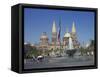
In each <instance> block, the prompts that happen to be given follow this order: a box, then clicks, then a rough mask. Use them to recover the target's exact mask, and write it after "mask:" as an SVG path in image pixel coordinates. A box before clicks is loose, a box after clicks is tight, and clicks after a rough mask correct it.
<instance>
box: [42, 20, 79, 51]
mask: <svg viewBox="0 0 100 77" xmlns="http://www.w3.org/2000/svg"><path fill="white" fill-rule="evenodd" d="M51 35H52V37H51V42H49V40H50V39H49V38H48V36H47V34H46V32H43V33H42V35H41V37H40V48H42V49H43V50H56V49H65V48H67V47H68V44H69V37H71V38H72V42H73V46H74V48H79V41H78V39H77V32H76V28H75V23H74V22H73V23H72V30H71V32H69V31H68V29H67V30H66V32H65V34H64V36H63V37H62V40H60V42H59V41H58V32H57V28H56V22H55V21H53V25H52V30H51ZM60 38H61V37H60Z"/></svg>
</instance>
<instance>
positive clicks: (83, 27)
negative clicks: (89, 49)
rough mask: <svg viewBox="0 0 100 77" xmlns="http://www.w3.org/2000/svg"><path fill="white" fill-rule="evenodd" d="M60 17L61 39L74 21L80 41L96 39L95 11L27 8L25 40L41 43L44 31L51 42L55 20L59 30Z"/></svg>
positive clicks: (25, 11) (25, 13) (25, 12)
mask: <svg viewBox="0 0 100 77" xmlns="http://www.w3.org/2000/svg"><path fill="white" fill-rule="evenodd" d="M59 19H61V40H62V38H63V36H64V34H65V32H66V29H68V30H69V32H71V29H72V23H73V22H74V23H75V27H76V33H77V38H78V40H79V42H80V43H82V42H88V41H89V40H90V39H94V12H86V11H68V10H51V9H33V8H25V9H24V42H29V43H32V44H35V43H39V42H40V36H41V34H42V33H43V32H46V33H47V36H48V38H49V42H51V37H52V25H53V21H55V22H56V28H57V30H58V27H59Z"/></svg>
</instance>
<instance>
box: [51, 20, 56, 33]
mask: <svg viewBox="0 0 100 77" xmlns="http://www.w3.org/2000/svg"><path fill="white" fill-rule="evenodd" d="M52 32H57V31H56V23H55V21H53V26H52Z"/></svg>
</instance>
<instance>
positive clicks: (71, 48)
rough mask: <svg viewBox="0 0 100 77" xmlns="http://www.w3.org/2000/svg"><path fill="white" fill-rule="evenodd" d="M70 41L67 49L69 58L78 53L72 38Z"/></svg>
mask: <svg viewBox="0 0 100 77" xmlns="http://www.w3.org/2000/svg"><path fill="white" fill-rule="evenodd" d="M68 41H69V43H68V47H66V53H67V54H68V56H69V57H73V56H74V54H75V52H76V49H75V48H74V46H73V41H72V38H71V37H69V39H68Z"/></svg>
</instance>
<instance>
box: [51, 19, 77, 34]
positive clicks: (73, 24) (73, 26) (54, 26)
mask: <svg viewBox="0 0 100 77" xmlns="http://www.w3.org/2000/svg"><path fill="white" fill-rule="evenodd" d="M55 32H57V30H56V23H55V21H53V27H52V33H55ZM66 32H68V28H67V29H66ZM72 33H76V28H75V23H74V22H73V23H72Z"/></svg>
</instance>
